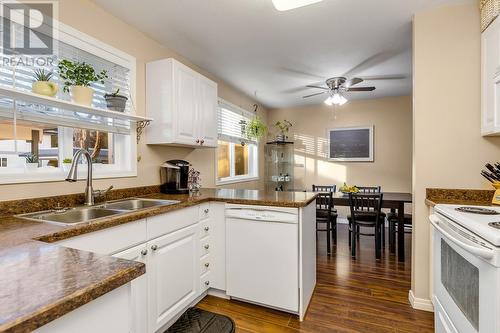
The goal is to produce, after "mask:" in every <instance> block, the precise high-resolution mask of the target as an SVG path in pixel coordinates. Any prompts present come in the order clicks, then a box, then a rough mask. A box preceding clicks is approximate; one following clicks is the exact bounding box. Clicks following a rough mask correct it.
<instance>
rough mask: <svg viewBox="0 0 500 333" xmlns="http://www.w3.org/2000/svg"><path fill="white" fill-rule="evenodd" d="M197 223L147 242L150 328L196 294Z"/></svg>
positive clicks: (162, 322) (185, 304) (196, 295)
mask: <svg viewBox="0 0 500 333" xmlns="http://www.w3.org/2000/svg"><path fill="white" fill-rule="evenodd" d="M198 244H199V242H198V225H197V224H195V225H192V226H189V227H186V228H184V229H182V230H179V231H176V232H173V233H171V234H168V235H165V236H162V237H159V238H156V239H154V240H152V241H150V242H148V246H149V249H150V250H151V255H150V256H149V258H148V267H147V268H148V298H149V300H148V304H149V307H148V312H149V322H150V324H151V325H152V326H151V327H150V332H155V331H156V330H157V329H159V328H161V327H162V326H164V325H165V324H166V323H168V322H169V321H170V320H171V319H173V318H174V317H175V316H176V315H177V314H179V312H180V311H182V310H183V309H184V308H185V307H187V306H188V305H189V304H191V302H193V301H194V300H195V299H196V297H198V286H199V269H198V265H199V251H198Z"/></svg>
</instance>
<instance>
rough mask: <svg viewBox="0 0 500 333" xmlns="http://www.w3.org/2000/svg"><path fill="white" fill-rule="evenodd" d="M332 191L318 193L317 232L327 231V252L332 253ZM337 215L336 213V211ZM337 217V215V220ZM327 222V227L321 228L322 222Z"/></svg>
mask: <svg viewBox="0 0 500 333" xmlns="http://www.w3.org/2000/svg"><path fill="white" fill-rule="evenodd" d="M333 214H334V213H332V192H321V193H318V196H317V197H316V233H317V232H318V231H323V232H326V247H327V249H326V252H327V254H331V253H332V245H331V238H332V229H333V228H332V226H333V222H332V215H333ZM335 215H336V213H335ZM336 219H337V217H336V216H335V221H336ZM322 223H325V224H326V228H325V229H322V228H320V224H322Z"/></svg>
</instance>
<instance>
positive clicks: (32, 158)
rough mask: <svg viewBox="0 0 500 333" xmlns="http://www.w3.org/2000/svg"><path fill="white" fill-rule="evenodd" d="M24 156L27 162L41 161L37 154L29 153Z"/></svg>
mask: <svg viewBox="0 0 500 333" xmlns="http://www.w3.org/2000/svg"><path fill="white" fill-rule="evenodd" d="M24 158H25V159H26V163H38V162H39V159H38V155H37V154H28V155H26V156H24Z"/></svg>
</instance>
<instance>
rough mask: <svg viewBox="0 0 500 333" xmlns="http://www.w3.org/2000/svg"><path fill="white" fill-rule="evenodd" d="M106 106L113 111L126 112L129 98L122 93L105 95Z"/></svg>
mask: <svg viewBox="0 0 500 333" xmlns="http://www.w3.org/2000/svg"><path fill="white" fill-rule="evenodd" d="M104 99H105V100H106V106H107V107H108V109H110V110H112V111H118V112H124V111H125V106H126V105H127V100H128V98H127V97H125V96H122V95H115V96H114V95H104Z"/></svg>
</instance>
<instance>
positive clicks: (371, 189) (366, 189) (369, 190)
mask: <svg viewBox="0 0 500 333" xmlns="http://www.w3.org/2000/svg"><path fill="white" fill-rule="evenodd" d="M356 187H357V189H358V190H359V192H358V193H364V194H376V193H381V192H382V186H356ZM385 218H386V214H385V213H384V212H382V211H381V212H380V220H381V222H382V226H383V227H384V228H383V229H382V231H383V232H382V247H385ZM347 220H348V221H349V245H351V231H350V230H351V215H348V216H347ZM356 231H357V232H358V233H357V234H358V239H359V235H361V233H360V230H359V226H358V230H356Z"/></svg>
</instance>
